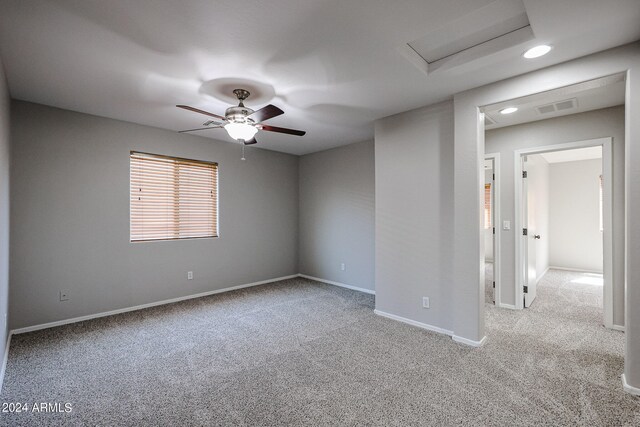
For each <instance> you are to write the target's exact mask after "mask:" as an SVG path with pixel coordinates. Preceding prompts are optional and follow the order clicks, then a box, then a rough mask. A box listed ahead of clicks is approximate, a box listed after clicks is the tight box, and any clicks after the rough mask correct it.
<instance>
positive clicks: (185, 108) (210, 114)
mask: <svg viewBox="0 0 640 427" xmlns="http://www.w3.org/2000/svg"><path fill="white" fill-rule="evenodd" d="M176 107H178V108H182V109H183V110H189V111H193V112H195V113H200V114H204V115H205V116H209V117H215V118H216V119H220V120H225V121H226V120H227V119H226V118H224V117H222V116H219V115H217V114H213V113H210V112H208V111H204V110H199V109H197V108H194V107H189V106H188V105H176Z"/></svg>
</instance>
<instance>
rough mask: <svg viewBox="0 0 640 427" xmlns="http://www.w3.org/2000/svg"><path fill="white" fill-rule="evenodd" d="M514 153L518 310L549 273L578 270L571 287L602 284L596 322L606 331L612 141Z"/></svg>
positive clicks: (610, 263) (611, 284)
mask: <svg viewBox="0 0 640 427" xmlns="http://www.w3.org/2000/svg"><path fill="white" fill-rule="evenodd" d="M515 155H516V159H517V161H516V162H515V163H514V164H515V165H516V171H515V175H516V177H519V180H520V182H519V184H518V185H516V186H515V190H516V197H515V199H516V215H515V218H516V230H517V231H520V230H521V231H522V232H521V233H519V234H520V237H519V240H520V242H519V244H517V245H516V277H518V278H519V281H520V283H523V286H517V287H516V295H517V302H518V303H519V307H518V308H527V307H530V306H531V305H532V304H533V303H534V301H535V299H536V296H537V287H538V284H539V282H540V280H541V279H542V278H543V277H544V275H545V273H546V272H547V271H548V270H549V269H551V270H552V271H559V270H566V271H572V272H574V273H578V274H580V273H582V274H583V275H585V277H584V278H580V277H577V276H576V277H575V278H573V279H572V281H571V282H574V283H581V284H583V285H585V286H589V285H592V286H598V284H599V283H601V285H602V289H601V295H600V297H601V298H602V299H601V301H602V308H603V316H604V319H603V323H604V325H605V326H606V327H608V328H613V326H614V324H613V291H612V290H613V287H614V275H613V268H612V267H613V204H612V190H613V188H612V182H613V173H612V141H611V138H610V137H607V138H598V139H592V140H585V141H577V142H572V143H566V144H559V145H553V146H543V147H536V148H529V149H522V150H516V152H515ZM578 162H579V163H578ZM545 165H546V166H545ZM550 165H551V166H550ZM545 167H546V168H547V169H546V171H545ZM549 167H551V171H552V172H551V173H549ZM572 171H573V172H572ZM576 173H577V174H578V175H579V176H576ZM545 175H546V176H545ZM545 185H546V189H545ZM545 210H546V212H545ZM540 254H542V256H543V257H544V258H545V260H543V262H540V260H539V259H538V258H539V256H540ZM555 274H557V273H555ZM587 275H589V276H588V277H587Z"/></svg>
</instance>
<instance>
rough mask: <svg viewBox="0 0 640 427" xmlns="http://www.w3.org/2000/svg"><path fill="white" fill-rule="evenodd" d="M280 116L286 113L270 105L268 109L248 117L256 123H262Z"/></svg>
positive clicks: (255, 112)
mask: <svg viewBox="0 0 640 427" xmlns="http://www.w3.org/2000/svg"><path fill="white" fill-rule="evenodd" d="M280 114H284V111H282V110H281V109H279V108H278V107H276V106H275V105H271V104H269V105H267V106H266V107H263V108H261V109H259V110H256V111H254V112H253V113H251V114H250V115H249V116H248V117H249V118H251V119H253V121H254V122H256V123H260V122H263V121H265V120H269V119H271V118H273V117H276V116H279V115H280Z"/></svg>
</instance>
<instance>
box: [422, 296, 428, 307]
mask: <svg viewBox="0 0 640 427" xmlns="http://www.w3.org/2000/svg"><path fill="white" fill-rule="evenodd" d="M422 308H429V297H422Z"/></svg>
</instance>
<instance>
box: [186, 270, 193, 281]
mask: <svg viewBox="0 0 640 427" xmlns="http://www.w3.org/2000/svg"><path fill="white" fill-rule="evenodd" d="M187 280H193V271H187Z"/></svg>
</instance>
